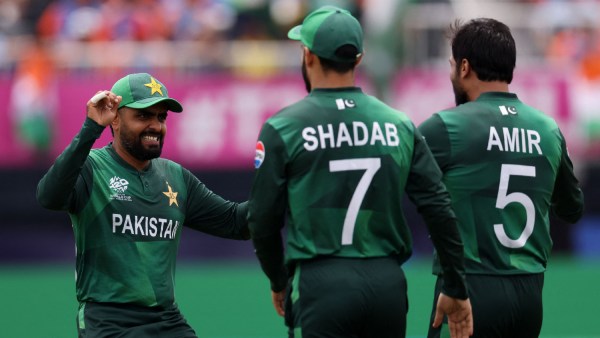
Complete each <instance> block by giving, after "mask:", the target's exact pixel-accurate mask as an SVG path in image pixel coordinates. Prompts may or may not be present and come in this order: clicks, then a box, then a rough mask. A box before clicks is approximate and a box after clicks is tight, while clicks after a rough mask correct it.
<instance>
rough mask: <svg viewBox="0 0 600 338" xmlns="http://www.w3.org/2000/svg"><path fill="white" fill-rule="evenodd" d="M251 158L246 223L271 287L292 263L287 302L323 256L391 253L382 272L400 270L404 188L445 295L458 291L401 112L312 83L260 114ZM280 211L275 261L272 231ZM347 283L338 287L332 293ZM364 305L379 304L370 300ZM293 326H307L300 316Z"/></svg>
mask: <svg viewBox="0 0 600 338" xmlns="http://www.w3.org/2000/svg"><path fill="white" fill-rule="evenodd" d="M255 165H256V166H257V171H256V175H255V179H254V184H253V187H252V191H251V198H250V201H249V213H248V217H249V227H250V231H251V233H252V238H253V242H254V245H255V249H256V254H257V256H258V258H259V260H260V262H261V266H262V268H263V270H264V271H265V273H266V274H267V276H268V277H269V279H270V281H271V288H272V290H274V291H280V290H282V289H283V288H284V287H285V286H286V283H287V278H288V274H287V272H286V270H285V268H284V265H287V267H288V268H290V269H295V274H294V276H295V279H294V282H293V286H292V287H294V291H296V293H294V292H292V295H291V297H292V300H293V301H294V302H295V303H296V301H297V300H298V297H299V299H300V302H299V303H300V304H302V302H301V300H302V297H303V294H302V290H300V293H299V296H298V289H297V286H298V284H300V285H302V284H303V282H302V280H299V279H302V278H303V274H302V269H303V266H304V265H305V264H310V262H315V261H322V260H323V259H327V258H332V259H334V260H333V261H334V262H336V263H334V264H343V262H344V259H350V260H351V259H381V258H386V257H392V258H393V259H394V260H395V261H396V264H395V265H393V264H390V269H397V270H398V271H400V268H399V266H400V264H401V263H403V262H404V261H406V260H407V259H408V258H409V256H410V255H411V252H412V242H411V237H410V231H409V228H408V227H407V225H406V221H405V218H404V215H403V212H402V208H401V202H402V198H403V195H404V192H405V191H406V192H407V194H408V196H409V198H410V199H411V200H412V201H413V202H414V203H415V204H416V206H417V207H418V210H419V211H420V212H421V214H422V215H423V217H424V218H425V220H426V223H427V225H428V227H429V230H430V233H431V236H432V240H433V242H434V244H435V245H436V247H437V248H438V250H439V252H440V256H441V258H443V259H444V263H445V264H444V272H445V274H444V276H445V286H444V287H445V292H446V293H447V294H449V295H451V296H454V297H459V298H466V293H465V285H464V283H463V282H464V281H463V276H462V273H463V271H462V269H463V266H462V264H463V263H462V261H461V257H460V256H461V255H462V245H461V240H460V237H459V235H458V232H457V229H456V222H455V217H454V214H453V212H452V210H451V208H450V201H449V197H448V193H447V192H446V190H445V188H444V186H443V184H442V183H441V172H440V171H439V168H438V167H437V165H436V164H435V161H434V159H433V157H432V155H431V153H430V152H429V150H428V148H427V146H426V145H425V143H424V142H423V140H422V137H421V136H420V134H419V132H418V130H417V129H416V128H415V126H414V125H413V123H412V122H411V121H410V120H409V119H408V118H407V116H406V115H405V114H403V113H401V112H399V111H396V110H394V109H392V108H390V107H388V106H387V105H385V104H384V103H382V102H381V101H379V100H377V99H376V98H374V97H371V96H368V95H365V94H364V93H363V92H362V91H361V90H360V89H359V88H356V87H350V88H336V89H315V90H313V91H312V92H311V93H310V94H309V95H308V96H307V97H306V98H304V99H303V100H301V101H299V102H297V103H296V104H293V105H291V106H289V107H286V108H284V109H283V110H281V111H280V112H278V113H277V114H276V115H274V116H273V117H271V118H270V119H268V120H267V122H266V123H265V124H264V126H263V128H262V130H261V132H260V136H259V142H258V144H257V157H256V160H255ZM286 218H287V224H288V227H287V239H286V249H285V262H284V253H283V247H282V239H281V229H282V227H283V226H284V223H285V219H286ZM340 259H341V260H340ZM386 259H388V258H386ZM319 265H322V263H319ZM349 265H353V264H352V263H349ZM357 266H358V265H357ZM392 266H393V267H392ZM290 274H292V273H290ZM357 278H358V277H357ZM398 278H404V277H403V276H401V277H400V276H398ZM325 282H327V281H325ZM392 283H394V284H393V285H394V287H395V286H396V285H398V284H397V281H390V285H391V284H392ZM356 284H357V285H358V282H357V283H356ZM391 287H392V286H390V288H391ZM350 288H351V286H347V287H344V286H340V290H339V291H340V292H342V293H343V292H349V289H350ZM306 289H307V290H309V289H310V288H308V287H307V288H306ZM380 292H381V293H382V294H384V293H385V292H386V290H381V291H380ZM294 295H296V296H298V297H296V296H294ZM403 296H404V297H405V296H406V295H405V294H404V295H403ZM317 301H318V298H317ZM340 304H341V303H340ZM305 305H306V304H305ZM358 305H359V304H355V306H358ZM371 305H374V306H375V309H374V311H378V310H377V309H378V308H377V305H378V304H371ZM306 306H309V305H306ZM300 311H301V310H300ZM294 312H296V311H294ZM385 312H386V311H385V310H382V311H381V313H382V315H385V316H397V314H395V313H394V314H390V313H389V312H387V313H385ZM358 317H360V316H358ZM366 318H367V316H364V317H363V319H359V320H361V321H362V320H365V319H366ZM293 325H294V327H295V328H296V330H298V329H302V330H306V327H302V323H298V322H294V323H293ZM390 329H393V328H392V326H390ZM346 334H347V333H346ZM343 335H344V333H341V334H340V336H343Z"/></svg>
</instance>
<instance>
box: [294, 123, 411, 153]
mask: <svg viewBox="0 0 600 338" xmlns="http://www.w3.org/2000/svg"><path fill="white" fill-rule="evenodd" d="M302 138H303V139H304V141H306V142H304V148H305V149H306V150H308V151H314V150H316V149H317V148H321V149H325V148H340V147H341V146H343V145H346V146H350V147H353V146H354V147H359V146H365V145H375V144H377V143H379V144H381V145H384V146H389V147H395V146H398V144H400V139H399V137H398V128H396V126H395V125H394V124H393V123H388V122H386V123H383V128H382V127H381V126H380V125H379V122H376V121H375V122H373V125H372V128H370V130H369V127H368V126H367V124H366V123H364V122H361V121H353V122H352V125H350V123H344V122H340V123H339V124H338V125H337V126H335V125H333V124H331V123H329V124H326V125H317V127H316V128H314V127H306V128H304V129H303V130H302Z"/></svg>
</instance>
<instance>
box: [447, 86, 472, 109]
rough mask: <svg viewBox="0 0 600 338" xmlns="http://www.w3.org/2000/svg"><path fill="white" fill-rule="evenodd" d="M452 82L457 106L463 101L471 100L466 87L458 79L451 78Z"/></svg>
mask: <svg viewBox="0 0 600 338" xmlns="http://www.w3.org/2000/svg"><path fill="white" fill-rule="evenodd" d="M451 82H452V91H454V102H456V105H457V106H460V105H461V104H463V103H467V102H469V96H468V95H467V92H466V91H465V90H464V88H463V87H462V86H461V85H460V84H459V83H458V81H456V80H455V79H451Z"/></svg>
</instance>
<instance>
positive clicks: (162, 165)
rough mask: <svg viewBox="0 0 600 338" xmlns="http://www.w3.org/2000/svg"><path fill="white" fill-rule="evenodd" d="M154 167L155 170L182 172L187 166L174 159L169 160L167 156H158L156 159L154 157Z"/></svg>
mask: <svg viewBox="0 0 600 338" xmlns="http://www.w3.org/2000/svg"><path fill="white" fill-rule="evenodd" d="M152 167H153V170H157V171H159V172H163V173H165V172H181V171H184V170H185V168H184V167H183V166H182V165H181V164H179V163H177V162H175V161H173V160H169V159H167V158H162V157H158V158H155V159H152Z"/></svg>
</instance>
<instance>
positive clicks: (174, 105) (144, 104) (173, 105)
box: [125, 97, 183, 113]
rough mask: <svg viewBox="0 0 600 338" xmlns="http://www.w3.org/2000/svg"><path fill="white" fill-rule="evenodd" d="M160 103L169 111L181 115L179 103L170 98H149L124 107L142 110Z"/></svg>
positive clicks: (181, 109) (181, 108)
mask: <svg viewBox="0 0 600 338" xmlns="http://www.w3.org/2000/svg"><path fill="white" fill-rule="evenodd" d="M160 102H164V103H166V104H167V107H168V108H169V110H170V111H172V112H174V113H181V112H182V111H183V107H182V106H181V103H179V102H177V100H175V99H172V98H170V97H157V98H154V97H150V98H147V99H143V100H139V101H136V102H132V103H129V104H126V105H125V106H126V107H129V108H134V109H143V108H148V107H150V106H153V105H155V104H157V103H160Z"/></svg>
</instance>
